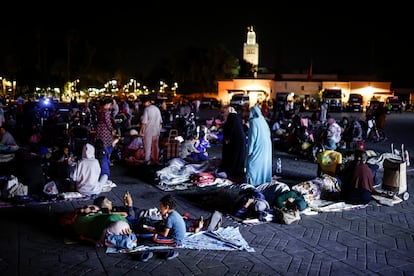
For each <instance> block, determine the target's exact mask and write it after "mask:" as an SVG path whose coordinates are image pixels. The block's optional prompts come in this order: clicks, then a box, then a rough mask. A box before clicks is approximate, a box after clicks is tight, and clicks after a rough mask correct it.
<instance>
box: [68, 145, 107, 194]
mask: <svg viewBox="0 0 414 276" xmlns="http://www.w3.org/2000/svg"><path fill="white" fill-rule="evenodd" d="M100 173H101V166H100V165H99V161H98V159H96V158H95V147H94V146H93V145H91V144H89V143H87V144H85V145H84V146H83V149H82V159H81V160H80V161H79V162H78V163H77V164H76V167H75V169H74V171H73V173H72V179H73V180H74V181H75V183H76V189H77V191H78V192H79V193H81V194H84V195H94V194H99V193H101V191H102V185H101V184H100V183H99V176H100Z"/></svg>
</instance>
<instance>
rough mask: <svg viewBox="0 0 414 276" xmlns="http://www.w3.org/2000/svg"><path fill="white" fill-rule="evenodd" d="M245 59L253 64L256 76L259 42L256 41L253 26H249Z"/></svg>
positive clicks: (244, 49) (244, 52) (245, 44)
mask: <svg viewBox="0 0 414 276" xmlns="http://www.w3.org/2000/svg"><path fill="white" fill-rule="evenodd" d="M243 59H244V60H245V61H246V62H248V63H250V64H251V65H252V69H253V73H254V77H257V70H258V67H259V44H257V43H256V33H255V32H254V30H253V26H249V27H247V41H246V43H244V47H243Z"/></svg>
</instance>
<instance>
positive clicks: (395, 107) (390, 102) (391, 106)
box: [387, 96, 402, 112]
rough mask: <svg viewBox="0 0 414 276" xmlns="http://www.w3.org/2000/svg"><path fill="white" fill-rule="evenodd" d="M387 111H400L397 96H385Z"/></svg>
mask: <svg viewBox="0 0 414 276" xmlns="http://www.w3.org/2000/svg"><path fill="white" fill-rule="evenodd" d="M387 109H388V111H395V112H402V108H401V102H400V100H399V99H398V97H397V96H394V97H388V98H387Z"/></svg>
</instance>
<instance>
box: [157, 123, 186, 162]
mask: <svg viewBox="0 0 414 276" xmlns="http://www.w3.org/2000/svg"><path fill="white" fill-rule="evenodd" d="M177 136H178V130H176V129H171V130H170V132H169V134H168V137H167V138H166V139H164V141H163V142H162V147H161V149H162V157H163V158H162V159H163V162H164V163H166V162H168V161H169V160H171V159H173V158H178V157H180V151H181V143H180V141H178V140H177V139H175V138H176V137H177Z"/></svg>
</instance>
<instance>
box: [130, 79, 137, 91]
mask: <svg viewBox="0 0 414 276" xmlns="http://www.w3.org/2000/svg"><path fill="white" fill-rule="evenodd" d="M129 82H130V84H131V85H132V92H133V93H134V94H135V91H136V89H137V81H136V80H135V79H130V80H129Z"/></svg>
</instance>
